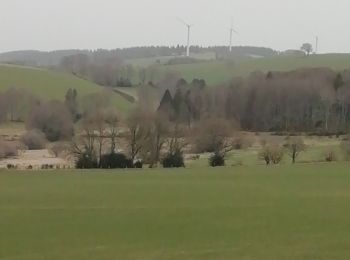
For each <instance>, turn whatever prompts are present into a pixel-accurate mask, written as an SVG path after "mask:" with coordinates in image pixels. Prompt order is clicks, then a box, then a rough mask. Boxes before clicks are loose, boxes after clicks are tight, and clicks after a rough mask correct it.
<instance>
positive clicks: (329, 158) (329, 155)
mask: <svg viewBox="0 0 350 260" xmlns="http://www.w3.org/2000/svg"><path fill="white" fill-rule="evenodd" d="M324 158H325V161H326V162H334V161H336V160H337V157H336V155H335V152H334V151H332V150H330V151H326V152H325V154H324Z"/></svg>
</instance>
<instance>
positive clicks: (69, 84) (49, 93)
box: [0, 65, 131, 112]
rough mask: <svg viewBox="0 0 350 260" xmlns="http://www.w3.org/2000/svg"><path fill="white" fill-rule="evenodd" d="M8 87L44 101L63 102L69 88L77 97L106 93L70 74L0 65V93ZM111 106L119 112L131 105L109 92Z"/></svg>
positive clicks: (99, 87)
mask: <svg viewBox="0 0 350 260" xmlns="http://www.w3.org/2000/svg"><path fill="white" fill-rule="evenodd" d="M10 87H16V88H20V89H26V90H28V91H29V92H32V93H33V94H35V95H38V96H39V97H42V98H44V99H58V100H63V99H64V97H65V94H66V92H67V90H68V89H69V88H75V89H76V90H77V91H78V95H79V97H82V96H84V95H88V94H94V93H98V92H102V91H107V90H105V89H103V88H102V87H101V86H98V85H96V84H94V83H92V82H89V81H86V80H83V79H80V78H78V77H75V76H73V75H70V74H66V73H61V72H57V71H51V70H46V69H38V68H30V67H21V66H12V65H0V91H5V90H6V89H8V88H10ZM109 94H110V96H111V99H112V102H113V104H115V106H116V108H117V109H118V110H119V111H120V112H126V111H128V110H129V109H130V107H131V103H129V102H128V101H127V100H126V99H124V98H123V97H121V96H120V95H118V94H117V93H115V92H112V91H110V93H109Z"/></svg>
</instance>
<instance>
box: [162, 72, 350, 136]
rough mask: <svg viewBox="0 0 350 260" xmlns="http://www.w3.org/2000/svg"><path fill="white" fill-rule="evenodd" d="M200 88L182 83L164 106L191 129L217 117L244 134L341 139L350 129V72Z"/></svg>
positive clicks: (266, 76) (285, 75) (275, 75)
mask: <svg viewBox="0 0 350 260" xmlns="http://www.w3.org/2000/svg"><path fill="white" fill-rule="evenodd" d="M196 82H197V83H198V80H197V81H195V82H192V83H188V82H186V81H185V80H183V79H179V80H178V81H177V82H176V83H175V86H172V87H169V89H170V91H169V92H166V93H165V94H164V96H163V99H162V101H161V106H162V107H164V109H165V110H168V111H167V113H168V114H169V117H172V115H173V114H174V113H175V114H176V115H177V116H178V117H179V118H181V120H182V121H183V122H187V124H188V126H189V127H190V126H191V125H192V124H195V123H196V121H198V120H200V119H202V118H208V117H212V118H223V119H226V120H229V121H231V122H232V123H234V124H236V125H237V126H238V127H239V128H240V129H242V130H245V131H257V132H259V131H265V132H266V131H268V132H280V133H283V132H285V133H291V132H307V133H314V134H327V133H339V134H340V133H346V132H347V131H348V129H349V124H350V71H343V72H341V73H338V72H335V71H333V70H331V69H301V70H295V71H290V72H268V73H262V72H255V73H252V74H251V75H250V76H249V77H247V78H234V79H233V80H231V81H230V82H229V83H227V84H223V85H221V86H217V87H215V88H208V87H205V85H201V84H194V83H196ZM170 92H172V96H171V97H170Z"/></svg>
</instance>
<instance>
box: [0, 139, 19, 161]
mask: <svg viewBox="0 0 350 260" xmlns="http://www.w3.org/2000/svg"><path fill="white" fill-rule="evenodd" d="M17 155H18V147H17V145H16V143H13V142H4V141H0V159H3V158H7V157H13V156H17Z"/></svg>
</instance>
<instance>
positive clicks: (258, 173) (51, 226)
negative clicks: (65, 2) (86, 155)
mask: <svg viewBox="0 0 350 260" xmlns="http://www.w3.org/2000/svg"><path fill="white" fill-rule="evenodd" d="M349 168H350V164H348V163H332V164H298V165H294V166H292V165H289V164H288V165H287V164H286V165H281V166H276V167H265V166H244V167H226V168H217V169H210V168H202V169H200V168H191V167H190V168H188V169H180V170H162V169H156V170H146V169H145V170H143V171H136V170H135V171H134V170H132V171H84V172H83V171H67V172H64V171H63V172H56V171H52V172H30V171H27V172H8V171H3V172H0V223H1V227H0V228H1V230H0V259H33V260H34V259H35V260H37V259H84V260H85V259H125V260H127V259H150V260H151V259H152V260H153V259H162V260H164V259H174V260H175V259H243V260H244V259H267V260H273V259H276V260H280V259H293V260H294V259H307V260H308V259H327V260H328V259H349V256H350V249H349V243H348V242H349V240H350V233H349V230H348V227H349V225H350V203H349V198H350V174H349Z"/></svg>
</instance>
